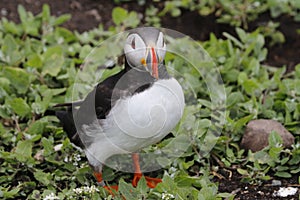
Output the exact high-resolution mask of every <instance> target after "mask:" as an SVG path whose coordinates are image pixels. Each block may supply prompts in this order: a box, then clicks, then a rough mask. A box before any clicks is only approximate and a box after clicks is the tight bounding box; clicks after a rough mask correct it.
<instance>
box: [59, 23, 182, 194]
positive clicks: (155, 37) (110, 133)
mask: <svg viewBox="0 0 300 200" xmlns="http://www.w3.org/2000/svg"><path fill="white" fill-rule="evenodd" d="M164 37H165V36H164V33H163V32H162V31H161V30H159V29H157V28H154V27H142V28H136V29H133V30H130V31H129V33H128V36H127V37H126V40H125V41H124V49H123V50H124V51H123V52H124V55H125V56H124V57H125V58H124V67H123V69H122V70H121V71H120V72H118V73H116V74H115V75H112V76H110V77H108V78H107V79H105V80H104V81H102V82H100V83H98V84H97V85H96V86H95V87H94V88H93V90H92V91H91V92H90V93H88V95H87V96H86V97H85V98H84V99H83V100H81V101H78V102H73V103H62V104H57V105H56V106H55V107H66V108H64V110H62V109H60V110H57V111H56V116H57V118H58V119H59V121H60V123H61V124H62V127H63V130H64V131H65V132H66V133H67V135H68V137H69V138H70V141H71V142H72V143H74V144H75V145H76V146H79V147H80V148H82V149H83V151H84V153H85V155H86V157H87V160H88V163H89V165H90V166H91V168H92V170H93V172H94V176H95V178H96V180H97V182H98V184H99V185H101V186H103V187H105V188H107V187H108V186H106V185H105V182H104V180H103V178H102V168H103V165H104V164H105V161H106V160H107V159H108V158H110V157H111V156H114V155H117V154H131V155H132V160H133V171H134V176H133V180H132V185H133V186H137V184H138V181H139V180H140V178H141V177H142V176H143V174H142V171H141V167H140V165H139V153H138V152H139V151H141V150H142V149H143V148H144V147H147V146H150V145H153V144H155V143H158V142H159V141H161V140H162V139H163V138H164V137H165V136H166V135H168V134H169V133H170V132H171V131H172V130H173V129H174V127H175V126H176V125H177V124H178V122H179V121H180V119H181V117H182V114H183V110H184V106H185V100H184V93H183V90H182V87H181V85H180V84H179V82H178V81H177V80H176V79H175V78H174V77H172V76H171V75H170V74H169V73H168V71H167V69H166V66H165V61H164V59H165V54H166V43H165V38H164ZM145 179H146V182H147V186H148V187H149V188H154V187H156V185H157V184H158V183H160V182H161V181H162V180H161V179H159V178H152V177H147V176H146V177H145ZM113 188H114V189H115V190H117V189H118V186H114V187H113Z"/></svg>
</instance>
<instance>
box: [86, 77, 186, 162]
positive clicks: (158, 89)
mask: <svg viewBox="0 0 300 200" xmlns="http://www.w3.org/2000/svg"><path fill="white" fill-rule="evenodd" d="M184 105H185V103H184V95H183V91H182V88H181V86H180V85H179V83H178V82H177V81H176V79H174V78H171V79H168V80H159V81H157V82H155V83H154V84H153V85H152V86H151V87H150V88H148V89H146V90H145V91H143V92H140V93H137V94H135V95H133V96H131V97H128V98H125V99H121V100H118V101H117V103H116V104H115V106H114V107H113V108H112V110H111V111H110V113H109V114H108V116H107V118H106V119H105V120H101V121H100V124H101V125H102V130H103V131H101V132H99V133H97V134H96V135H94V136H95V138H94V141H95V142H94V143H93V144H92V145H91V146H90V147H89V148H88V150H89V153H92V154H93V155H94V156H95V155H97V157H98V158H97V159H98V160H99V159H100V160H102V161H104V160H105V159H106V158H108V157H110V156H111V155H113V154H120V153H132V152H135V151H137V150H139V149H141V148H143V147H145V146H149V145H151V144H154V143H157V142H158V141H160V140H161V139H162V138H163V137H164V136H166V135H167V134H168V133H169V132H170V131H172V129H173V128H174V127H175V126H176V124H177V123H178V122H179V120H180V118H181V117H182V114H183V110H184Z"/></svg>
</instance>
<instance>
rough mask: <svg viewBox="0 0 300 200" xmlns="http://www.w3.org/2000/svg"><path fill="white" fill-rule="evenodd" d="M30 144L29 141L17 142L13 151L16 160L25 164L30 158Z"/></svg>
mask: <svg viewBox="0 0 300 200" xmlns="http://www.w3.org/2000/svg"><path fill="white" fill-rule="evenodd" d="M31 154H32V142H31V141H30V140H24V141H19V142H18V144H17V147H16V150H15V156H16V159H17V160H18V161H20V162H26V161H27V160H28V159H29V158H31Z"/></svg>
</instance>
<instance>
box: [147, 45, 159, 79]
mask: <svg viewBox="0 0 300 200" xmlns="http://www.w3.org/2000/svg"><path fill="white" fill-rule="evenodd" d="M146 64H147V70H148V71H149V72H150V73H151V75H152V76H153V77H154V78H156V79H158V58H157V53H156V51H155V49H154V48H153V47H150V48H149V51H148V55H147V59H146Z"/></svg>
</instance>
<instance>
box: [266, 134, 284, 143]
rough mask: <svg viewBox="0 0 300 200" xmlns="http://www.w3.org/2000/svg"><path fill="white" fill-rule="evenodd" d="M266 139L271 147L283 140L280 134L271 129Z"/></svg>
mask: <svg viewBox="0 0 300 200" xmlns="http://www.w3.org/2000/svg"><path fill="white" fill-rule="evenodd" d="M268 141H269V146H271V147H275V146H276V145H278V144H282V142H283V141H282V138H281V136H280V135H279V134H278V133H277V132H275V131H272V132H271V133H270V135H269V138H268Z"/></svg>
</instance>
